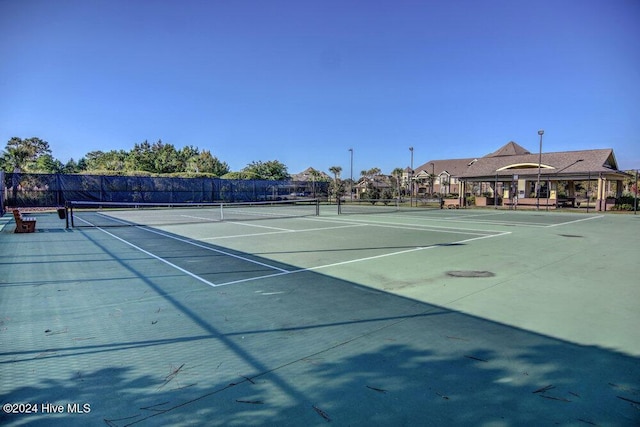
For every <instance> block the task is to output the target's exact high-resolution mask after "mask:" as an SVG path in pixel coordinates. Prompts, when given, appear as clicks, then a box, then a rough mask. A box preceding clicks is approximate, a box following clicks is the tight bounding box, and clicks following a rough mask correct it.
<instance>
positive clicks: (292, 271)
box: [78, 218, 511, 288]
mask: <svg viewBox="0 0 640 427" xmlns="http://www.w3.org/2000/svg"><path fill="white" fill-rule="evenodd" d="M78 219H80V220H81V221H83V222H85V223H87V224H90V225H92V226H94V227H96V228H97V229H98V230H100V231H102V232H103V233H105V234H107V235H109V236H111V237H114V238H115V239H117V240H119V241H121V242H122V243H125V244H126V245H129V246H131V247H132V248H134V249H137V250H139V251H140V252H142V253H144V254H146V255H149V256H150V257H152V258H154V259H157V260H158V261H161V262H163V263H165V264H167V265H169V266H171V267H173V268H175V269H176V270H178V271H180V272H183V273H185V274H187V275H188V276H190V277H193V278H194V279H196V280H198V281H200V282H202V283H205V284H207V285H209V286H211V287H214V288H215V287H220V286H228V285H232V284H237V283H245V282H251V281H254V280H261V279H267V278H271V277H278V276H284V275H289V274H294V273H303V272H307V271H315V270H320V269H324V268H330V267H336V266H341V265H347V264H353V263H358V262H364V261H370V260H374V259H380V258H386V257H390V256H397V255H402V254H406V253H411V252H417V251H424V250H428V249H433V248H438V247H442V246H448V245H455V244H461V243H467V242H471V241H474V240H481V239H487V238H491V237H499V236H504V235H508V234H511V232H510V231H504V232H500V233H499V234H490V235H486V234H485V235H480V236H479V237H472V238H470V239H464V240H459V241H457V242H453V243H447V244H438V245H432V246H425V247H416V248H412V249H406V250H402V251H396V252H390V253H386V254H381V255H374V256H370V257H363V258H357V259H352V260H348V261H341V262H337V263H332V264H325V265H320V266H316V267H309V268H301V269H297V270H285V269H283V268H279V267H275V266H272V265H269V264H266V263H262V262H259V261H255V260H252V259H249V258H246V257H242V256H239V255H236V254H233V253H230V252H226V251H221V250H218V249H213V248H211V247H208V246H205V245H201V244H199V243H197V242H195V241H193V240H191V239H182V238H179V237H175V236H172V235H169V234H166V233H163V232H160V231H156V230H153V229H151V228H147V227H144V226H135V227H136V228H138V229H140V230H144V231H148V232H150V233H154V234H158V235H160V236H163V237H168V238H170V239H174V240H177V241H180V242H183V243H187V244H190V245H193V246H196V247H199V248H202V249H206V250H210V251H212V252H216V253H220V254H222V255H228V256H231V257H233V258H237V259H240V260H243V261H247V262H250V263H253V264H257V265H261V266H264V267H267V268H271V269H274V270H277V271H278V272H277V273H273V274H267V275H263V276H256V277H249V278H245V279H238V280H232V281H229V282H224V283H217V284H216V283H212V282H210V281H208V280H206V279H204V278H202V277H200V276H198V275H197V274H194V273H192V272H190V271H188V270H185V269H184V268H182V267H180V266H178V265H176V264H174V263H172V262H170V261H167V260H166V259H164V258H162V257H160V256H158V255H155V254H153V253H151V252H149V251H147V250H145V249H142V248H141V247H139V246H137V245H134V244H133V243H131V242H129V241H127V240H125V239H122V238H121V237H118V236H116V235H115V234H113V233H110V232H108V231H106V230H104V229H103V228H100V227H97V226H95V225H94V224H92V223H90V222H89V221H86V220H83V219H81V218H78ZM364 225H367V224H364ZM410 229H411V228H410ZM422 231H438V230H422ZM449 232H453V231H449ZM460 234H477V233H466V232H461V233H460Z"/></svg>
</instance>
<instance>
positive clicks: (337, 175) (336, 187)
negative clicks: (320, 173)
mask: <svg viewBox="0 0 640 427" xmlns="http://www.w3.org/2000/svg"><path fill="white" fill-rule="evenodd" d="M329 172H331V173H332V174H333V192H334V194H335V195H336V201H337V200H338V197H340V191H339V190H340V182H339V179H340V172H342V167H341V166H331V167H330V168H329Z"/></svg>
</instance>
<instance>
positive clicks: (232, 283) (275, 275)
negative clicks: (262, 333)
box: [217, 231, 511, 286]
mask: <svg viewBox="0 0 640 427" xmlns="http://www.w3.org/2000/svg"><path fill="white" fill-rule="evenodd" d="M507 234H511V232H510V231H505V232H503V233H501V234H493V235H488V236H481V237H472V238H470V239H465V240H459V241H457V242H453V243H446V244H439V245H432V246H424V247H417V248H413V249H405V250H403V251H397V252H390V253H387V254H381V255H374V256H370V257H364V258H357V259H352V260H348V261H340V262H335V263H332V264H325V265H318V266H316V267H308V268H301V269H298V270H291V271H287V272H283V273H275V274H267V275H265V276H257V277H248V278H245V279H238V280H232V281H230V282H224V283H219V284H218V285H217V286H228V285H235V284H238V283H246V282H252V281H254V280H261V279H269V278H271V277H277V276H284V275H289V274H296V273H304V272H307V271H315V270H321V269H324V268H330V267H338V266H341V265H347V264H354V263H358V262H364V261H371V260H374V259H380V258H386V257H390V256H397V255H403V254H407V253H411V252H418V251H425V250H429V249H435V248H439V247H442V246H447V245H456V244H461V243H467V242H471V241H474V240H480V239H489V238H492V237H500V236H505V235H507Z"/></svg>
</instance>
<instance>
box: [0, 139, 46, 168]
mask: <svg viewBox="0 0 640 427" xmlns="http://www.w3.org/2000/svg"><path fill="white" fill-rule="evenodd" d="M44 155H51V149H50V148H49V143H48V142H47V141H43V140H42V139H40V138H36V137H33V138H27V139H22V138H18V137H15V136H14V137H13V138H11V139H10V140H9V141H8V142H7V145H6V147H5V150H4V152H3V153H2V155H1V156H0V164H1V165H2V169H3V170H5V171H7V172H30V171H35V170H36V169H37V163H36V162H37V161H38V159H39V158H40V157H41V156H44Z"/></svg>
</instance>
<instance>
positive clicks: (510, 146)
mask: <svg viewBox="0 0 640 427" xmlns="http://www.w3.org/2000/svg"><path fill="white" fill-rule="evenodd" d="M522 154H531V153H530V152H529V150H527V149H526V148H523V147H522V146H520V145H518V144H517V143H515V142H513V141H509V142H508V143H506V144H505V145H503V146H502V147H500V149H498V150H497V151H494V152H493V153H491V154H487V155H486V156H485V157H503V156H519V155H522Z"/></svg>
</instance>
